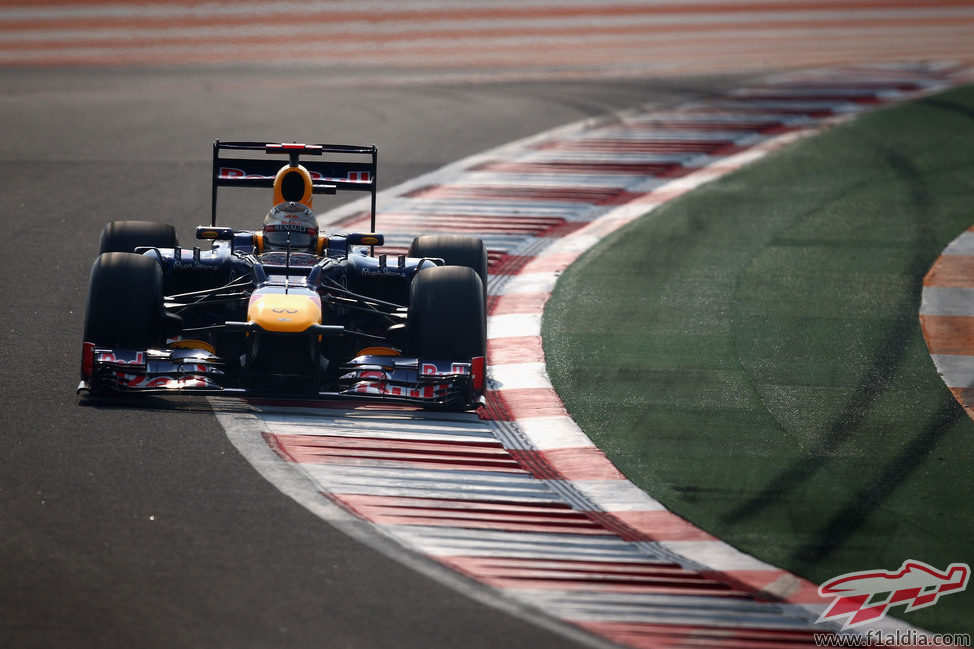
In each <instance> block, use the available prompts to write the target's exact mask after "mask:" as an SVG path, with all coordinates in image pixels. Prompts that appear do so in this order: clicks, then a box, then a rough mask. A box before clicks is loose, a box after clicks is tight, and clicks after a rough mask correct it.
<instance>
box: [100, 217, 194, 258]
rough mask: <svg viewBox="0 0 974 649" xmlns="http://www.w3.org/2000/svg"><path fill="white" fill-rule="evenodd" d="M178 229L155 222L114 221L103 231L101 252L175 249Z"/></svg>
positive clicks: (177, 241)
mask: <svg viewBox="0 0 974 649" xmlns="http://www.w3.org/2000/svg"><path fill="white" fill-rule="evenodd" d="M178 245H179V240H178V239H177V238H176V228H174V227H173V226H171V225H169V224H167V223H155V222H154V221H112V222H111V223H107V224H106V225H105V227H104V228H103V229H102V231H101V244H100V249H99V252H102V253H105V252H135V249H136V248H137V247H139V246H152V247H155V248H175V247H176V246H178Z"/></svg>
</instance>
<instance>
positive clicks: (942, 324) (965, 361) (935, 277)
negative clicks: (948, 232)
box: [920, 226, 974, 418]
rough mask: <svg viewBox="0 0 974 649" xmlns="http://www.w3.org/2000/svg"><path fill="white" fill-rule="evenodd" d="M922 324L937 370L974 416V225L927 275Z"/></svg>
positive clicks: (921, 307) (922, 301)
mask: <svg viewBox="0 0 974 649" xmlns="http://www.w3.org/2000/svg"><path fill="white" fill-rule="evenodd" d="M920 324H921V326H922V328H923V337H924V338H925V339H926V341H927V348H928V349H929V350H930V356H931V357H932V358H933V362H934V365H936V366H937V371H938V372H939V373H940V376H941V377H942V378H943V380H944V383H946V384H947V387H949V388H950V391H951V392H952V393H953V395H954V397H955V398H956V399H957V401H959V402H960V404H961V405H962V406H964V409H965V410H967V414H969V415H970V416H971V417H972V418H974V226H972V227H970V228H968V229H967V230H966V231H965V232H963V233H962V234H961V235H960V236H959V237H957V238H956V239H954V240H953V241H952V242H951V243H950V245H948V246H947V248H945V249H944V251H943V253H942V254H941V255H940V257H939V258H938V259H937V261H936V262H934V264H933V266H932V267H931V268H930V271H929V272H927V275H926V277H924V278H923V298H922V300H921V303H920Z"/></svg>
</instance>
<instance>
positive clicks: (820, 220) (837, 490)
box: [543, 87, 974, 633]
mask: <svg viewBox="0 0 974 649" xmlns="http://www.w3.org/2000/svg"><path fill="white" fill-rule="evenodd" d="M972 223H974V87H966V88H961V89H959V90H954V91H950V92H947V93H943V94H939V95H936V96H931V97H928V98H925V99H922V100H919V101H915V102H912V103H909V104H903V105H899V106H895V107H891V108H887V109H883V110H880V111H876V112H874V113H870V114H867V115H865V116H863V117H860V118H859V119H857V120H855V121H853V122H850V123H847V124H844V125H842V126H839V127H835V128H832V129H830V130H828V131H827V132H825V133H823V134H821V135H817V136H815V137H811V138H807V139H804V140H801V141H799V142H797V143H795V144H793V145H791V146H789V147H786V148H785V149H783V150H781V151H780V152H778V153H776V154H773V155H771V156H769V157H767V158H764V159H763V160H761V161H759V162H758V163H756V164H754V165H751V166H749V167H747V168H745V169H743V170H741V171H739V172H737V173H735V174H733V175H730V176H727V177H724V178H722V179H720V180H718V181H715V182H714V183H711V184H709V185H707V186H705V187H704V188H702V189H700V190H698V191H695V192H693V193H691V194H688V195H686V196H684V197H682V198H680V199H677V200H675V201H673V202H672V203H669V204H667V205H665V206H663V207H662V208H660V209H658V210H656V211H654V212H652V213H650V214H649V215H647V216H645V217H643V218H642V219H640V220H638V221H636V222H635V223H634V224H632V225H630V226H629V227H627V228H625V229H624V230H622V231H619V232H617V233H616V234H615V235H613V236H611V237H609V238H608V239H606V240H604V241H603V242H602V243H601V244H600V245H598V246H597V247H596V248H595V249H593V250H591V251H589V252H588V253H587V254H585V255H584V256H583V257H582V258H581V259H580V260H579V261H578V262H577V263H576V264H574V265H573V266H572V267H571V268H570V269H569V270H568V271H567V272H566V273H565V274H564V276H563V277H562V278H561V280H560V281H559V283H558V285H557V287H556V290H555V293H554V295H553V296H552V299H551V301H550V302H549V303H548V306H547V309H546V311H545V315H544V323H543V336H544V347H545V355H546V360H547V363H548V370H549V373H550V375H551V378H552V381H553V383H554V385H555V387H556V389H557V391H558V393H559V395H560V396H561V398H562V399H563V401H564V403H565V405H566V407H567V408H568V410H569V412H570V413H571V415H572V417H573V418H574V419H575V420H576V421H577V422H578V423H579V425H580V426H581V427H582V428H583V429H584V430H585V431H586V433H588V435H589V436H590V437H591V438H592V439H593V440H594V441H595V443H596V444H598V445H599V446H600V447H601V448H602V449H603V450H604V451H605V452H606V453H607V454H608V455H609V457H610V458H611V459H612V461H613V462H614V463H615V464H616V466H618V467H619V468H620V469H621V470H622V471H623V472H624V473H625V474H626V475H627V476H628V477H629V478H630V479H631V480H632V481H633V482H635V483H636V484H638V485H639V486H640V487H642V488H643V489H645V490H646V491H647V492H649V493H650V494H652V495H653V496H654V497H656V498H657V499H658V500H660V501H662V502H663V503H664V504H665V505H666V506H667V507H669V508H670V509H672V510H673V511H674V512H676V513H678V514H680V515H681V516H684V517H686V518H688V519H689V520H691V521H693V522H694V523H696V524H697V525H699V526H700V527H702V528H704V529H705V530H707V531H709V532H710V533H712V534H714V535H716V536H718V537H720V538H721V539H723V540H725V541H727V542H728V543H730V544H732V545H734V546H736V547H738V548H740V549H742V550H744V551H746V552H748V553H751V554H754V555H755V556H757V557H759V558H761V559H763V560H765V561H768V562H770V563H772V564H774V565H777V566H779V567H782V568H784V569H787V570H790V571H793V572H795V573H797V574H800V575H802V576H804V577H807V578H808V579H810V580H812V581H814V582H816V583H821V582H823V581H825V580H828V579H830V578H831V577H834V576H837V575H839V574H842V573H845V572H850V571H860V570H868V569H875V568H882V569H886V570H893V569H896V568H899V566H900V565H901V564H902V562H903V561H904V560H905V559H917V560H921V561H924V562H926V563H929V564H931V565H933V566H934V567H936V568H939V569H944V568H946V566H947V564H949V563H952V562H966V563H971V564H974V505H972V496H974V489H972V487H971V475H972V471H971V469H972V466H974V461H972V460H974V452H972V447H974V422H972V421H971V420H970V419H969V418H968V417H967V416H966V414H965V413H964V411H963V410H962V409H961V408H960V406H959V405H958V404H957V403H956V402H955V401H954V399H953V398H952V396H951V394H950V393H949V391H948V390H947V388H946V386H945V385H944V384H943V382H942V381H941V380H940V377H939V376H938V375H937V373H936V370H935V368H934V365H933V363H932V362H931V360H930V356H929V354H928V352H927V349H926V346H925V344H924V340H923V335H922V333H921V330H920V325H919V322H918V319H917V312H918V309H919V303H920V291H921V287H922V279H923V276H924V274H925V273H926V271H927V269H929V267H930V265H931V264H932V263H933V261H934V260H935V259H936V258H937V256H938V255H939V254H940V252H941V251H942V250H943V248H944V247H945V246H946V245H947V243H949V242H950V241H951V240H952V239H953V238H955V237H956V236H957V235H958V234H959V233H960V232H962V231H963V230H964V229H966V228H967V227H969V226H970V225H971V224H972ZM823 601H824V600H823ZM891 614H893V615H896V616H899V617H902V619H904V620H905V621H907V622H909V623H911V624H914V625H917V626H920V627H923V628H927V629H929V630H932V631H940V632H956V633H967V632H971V631H972V624H971V623H972V621H974V588H971V589H969V591H967V592H964V593H960V594H955V595H950V596H945V597H943V598H942V599H941V600H940V602H939V603H938V604H936V605H935V606H932V607H929V608H927V609H924V610H922V611H917V612H912V613H905V614H904V613H903V610H902V607H898V608H894V609H893V610H892V611H891Z"/></svg>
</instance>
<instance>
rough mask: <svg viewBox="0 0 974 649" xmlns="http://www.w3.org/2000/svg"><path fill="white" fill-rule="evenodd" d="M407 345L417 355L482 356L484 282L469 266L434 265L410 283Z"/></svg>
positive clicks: (460, 358) (456, 358)
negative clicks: (408, 341)
mask: <svg viewBox="0 0 974 649" xmlns="http://www.w3.org/2000/svg"><path fill="white" fill-rule="evenodd" d="M409 305H410V306H409V317H408V323H407V328H408V330H409V338H410V347H411V349H412V352H413V353H414V354H416V355H417V356H419V357H420V358H428V359H435V360H454V361H467V360H469V359H471V358H473V357H475V356H483V355H484V351H485V348H486V340H487V320H486V316H485V313H484V295H483V283H482V281H481V279H480V277H479V276H478V275H477V273H476V272H474V270H473V269H471V268H466V267H463V266H437V267H435V268H427V269H425V270H421V271H419V272H418V273H416V276H415V277H414V278H413V281H412V284H411V285H410V300H409Z"/></svg>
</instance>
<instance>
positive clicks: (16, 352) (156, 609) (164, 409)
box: [0, 68, 739, 648]
mask: <svg viewBox="0 0 974 649" xmlns="http://www.w3.org/2000/svg"><path fill="white" fill-rule="evenodd" d="M383 79H384V80H383V82H382V83H381V84H378V85H373V84H371V83H368V82H367V80H366V82H364V83H347V82H341V83H339V82H334V83H333V82H332V81H330V80H329V78H328V77H327V75H326V74H324V73H322V72H321V70H311V69H303V70H276V71H270V70H268V71H246V70H243V69H239V68H237V69H230V70H223V71H218V70H206V69H192V70H190V69H185V70H168V71H135V70H132V71H129V70H41V71H15V70H0V89H2V93H0V120H2V122H0V123H2V124H3V131H4V135H3V142H4V143H3V147H2V150H0V187H2V191H0V213H2V214H3V219H4V221H3V223H4V227H3V236H2V237H0V271H2V272H0V305H2V316H0V324H2V329H0V331H2V333H0V350H2V356H0V358H2V361H0V390H2V392H0V426H2V433H0V435H2V438H0V439H2V449H0V646H2V647H54V646H57V647H167V648H171V647H201V646H208V647H262V648H267V647H289V648H295V647H397V648H402V647H430V648H436V647H457V646H462V647H470V648H476V647H499V646H500V647H514V646H523V647H528V646H530V647H537V648H542V647H566V646H571V643H570V642H568V641H567V640H566V639H565V638H564V637H561V636H559V635H557V634H555V633H553V632H551V631H548V630H545V629H542V628H540V627H537V626H535V625H533V624H531V623H529V622H526V621H524V620H522V619H519V618H517V617H514V616H511V615H508V614H506V613H504V612H501V611H499V610H496V609H494V608H491V607H488V606H486V605H483V604H479V603H477V602H475V601H473V600H468V599H465V598H463V597H461V596H459V595H457V594H456V593H454V592H453V591H452V590H449V589H448V588H446V587H444V586H442V585H440V584H438V583H436V582H433V581H431V580H429V579H427V578H426V577H422V576H420V575H419V574H417V573H414V572H412V571H411V570H409V569H408V568H405V567H403V566H401V565H399V564H398V563H396V562H394V561H392V560H390V559H388V558H386V557H385V556H383V555H381V554H379V553H377V552H376V551H374V550H371V549H369V548H366V547H365V546H363V545H360V544H359V543H357V542H356V541H353V540H352V539H350V538H349V537H346V536H345V535H343V534H342V533H341V532H339V531H337V530H335V529H334V528H332V527H330V526H329V525H328V524H327V523H325V522H324V521H322V520H320V519H318V518H316V517H315V516H313V515H311V514H310V513H308V512H307V511H306V510H304V509H303V508H302V507H300V506H299V505H298V504H296V503H295V502H293V501H291V500H290V499H289V498H287V497H286V496H284V495H282V494H281V493H280V492H278V491H277V490H276V489H275V488H274V487H272V486H271V485H270V484H269V483H267V482H266V481H265V480H264V479H263V478H261V477H260V476H259V475H258V474H257V473H256V471H255V470H254V469H253V467H252V466H251V465H250V464H248V463H247V462H246V461H245V460H244V459H243V458H242V457H241V456H240V455H239V454H238V453H237V451H236V450H235V449H234V448H233V446H231V444H230V443H229V441H228V440H227V438H226V436H225V434H224V432H223V429H222V428H221V427H220V425H219V424H218V423H217V421H216V419H215V418H214V416H213V414H212V413H211V411H210V408H209V405H208V404H207V402H206V401H205V400H202V399H186V398H183V399H171V400H162V399H157V400H149V401H147V402H144V403H143V402H135V403H131V404H128V405H120V406H105V405H86V404H84V403H82V402H81V400H80V399H79V398H78V397H76V396H75V394H74V388H75V386H76V385H77V382H78V361H79V356H80V341H81V333H82V326H83V317H84V308H85V298H86V291H87V284H88V271H89V268H90V265H91V262H92V260H93V259H94V257H95V255H96V254H97V245H98V243H97V242H98V234H99V232H100V229H101V227H102V225H103V224H104V223H105V222H107V221H109V220H113V219H126V218H136V219H148V220H159V221H166V222H170V223H173V224H174V225H175V226H176V227H177V231H178V233H179V236H180V240H181V241H182V242H183V243H184V245H192V243H191V242H192V241H193V239H192V231H193V228H194V227H195V225H197V224H199V223H204V222H206V221H207V219H208V218H209V175H208V174H209V164H210V163H209V160H210V153H211V151H210V143H211V141H212V140H213V139H214V138H221V139H255V140H261V139H267V140H275V139H293V140H298V141H302V140H304V141H332V142H348V143H355V144H359V143H361V144H370V143H372V142H375V143H377V144H378V145H379V147H380V160H379V162H380V164H379V177H378V179H379V184H380V189H381V188H382V187H389V186H391V185H393V184H395V183H398V182H401V181H403V180H406V179H408V178H411V177H414V176H416V175H419V174H421V173H423V172H426V171H430V170H432V169H435V168H437V167H439V166H441V165H443V164H445V163H448V162H451V161H453V160H456V159H459V158H461V157H463V156H466V155H469V154H473V153H476V152H479V151H482V150H484V149H487V148H489V147H492V146H496V145H499V144H502V143H505V142H508V141H511V140H514V139H516V138H519V137H522V136H526V135H530V134H532V133H535V132H538V131H541V130H543V129H546V128H550V127H554V126H557V125H560V124H564V123H568V122H571V121H574V120H577V119H580V118H583V117H586V116H596V115H602V114H604V113H606V112H609V111H612V110H616V109H622V108H628V107H632V106H635V105H639V104H644V103H646V102H657V103H659V104H661V105H666V104H670V103H678V102H680V101H685V100H686V99H689V98H694V97H700V96H706V95H707V94H708V93H709V92H711V91H714V90H717V89H719V88H722V87H727V86H729V85H732V84H733V83H735V82H738V83H739V81H737V80H734V79H732V78H730V77H723V78H693V79H683V80H654V81H641V80H635V79H626V80H611V81H577V80H576V81H547V82H537V81H532V82H507V83H501V82H495V83H490V84H468V85H464V84H457V83H453V84H439V85H438V84H436V83H430V82H428V81H424V82H416V83H395V82H390V80H389V79H390V78H389V77H383ZM254 191H256V190H254ZM332 200H334V199H332ZM265 203H266V197H265V196H263V195H262V194H260V192H257V193H251V192H250V191H246V190H244V191H242V192H241V195H240V196H238V197H237V199H236V200H231V201H227V202H226V203H225V209H224V210H223V211H222V212H221V214H222V215H223V216H224V217H225V218H224V220H226V221H227V222H229V223H230V224H233V225H237V226H240V227H248V226H250V227H255V226H256V225H257V224H258V222H259V220H260V219H261V217H262V215H263V211H264V210H265V209H266V208H268V207H269V205H267V204H265ZM333 204H334V202H333V203H331V204H329V205H324V204H321V203H316V207H318V208H319V211H323V210H324V209H326V208H327V207H330V206H331V205H333ZM380 229H381V228H380Z"/></svg>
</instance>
